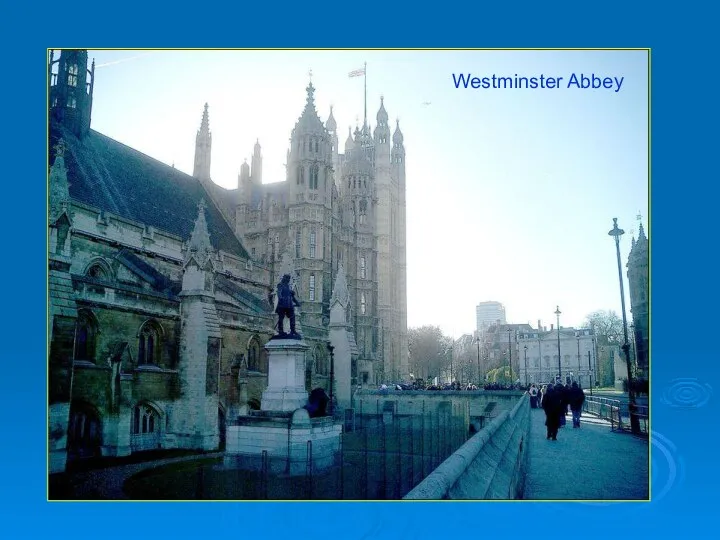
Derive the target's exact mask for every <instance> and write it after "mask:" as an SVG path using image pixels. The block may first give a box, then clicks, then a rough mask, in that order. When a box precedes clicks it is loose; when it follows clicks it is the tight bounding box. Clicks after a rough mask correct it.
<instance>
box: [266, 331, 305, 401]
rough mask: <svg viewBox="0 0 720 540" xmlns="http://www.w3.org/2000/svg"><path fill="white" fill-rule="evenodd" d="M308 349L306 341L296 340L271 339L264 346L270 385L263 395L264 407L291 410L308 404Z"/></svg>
mask: <svg viewBox="0 0 720 540" xmlns="http://www.w3.org/2000/svg"><path fill="white" fill-rule="evenodd" d="M308 348H309V347H308V346H307V345H306V344H305V342H304V341H302V340H296V339H272V340H270V341H269V342H268V343H267V345H265V350H266V351H267V352H268V387H267V388H266V389H265V391H264V392H263V394H262V399H261V402H260V408H261V410H263V411H280V412H292V411H294V410H296V409H299V408H301V407H304V406H305V405H306V404H307V401H308V392H307V390H305V352H306V351H307V350H308Z"/></svg>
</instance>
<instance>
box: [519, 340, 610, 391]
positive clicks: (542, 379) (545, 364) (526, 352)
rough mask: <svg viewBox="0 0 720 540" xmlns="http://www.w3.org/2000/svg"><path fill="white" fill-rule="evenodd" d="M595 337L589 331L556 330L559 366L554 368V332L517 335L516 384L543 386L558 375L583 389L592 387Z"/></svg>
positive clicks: (556, 349) (594, 368) (555, 343)
mask: <svg viewBox="0 0 720 540" xmlns="http://www.w3.org/2000/svg"><path fill="white" fill-rule="evenodd" d="M594 338H595V336H594V334H593V332H592V330H590V329H589V328H580V329H575V328H560V342H559V343H560V365H559V366H558V330H557V329H553V328H552V327H551V329H550V331H549V332H548V331H544V330H534V329H531V330H529V331H526V332H518V337H517V343H518V347H517V348H518V353H519V354H518V368H519V369H518V373H519V374H520V381H521V382H522V383H523V384H524V383H525V382H526V381H527V382H528V383H546V382H549V381H554V380H555V378H556V377H557V376H558V374H561V375H562V380H563V382H564V381H565V380H566V379H567V377H571V378H572V380H573V381H576V382H579V383H580V384H581V385H582V387H583V388H589V387H590V385H591V381H592V383H593V384H594V383H595V380H596V375H597V369H596V367H595V364H596V351H595V339H594Z"/></svg>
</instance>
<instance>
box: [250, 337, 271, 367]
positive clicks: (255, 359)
mask: <svg viewBox="0 0 720 540" xmlns="http://www.w3.org/2000/svg"><path fill="white" fill-rule="evenodd" d="M247 359H248V363H247V366H248V371H254V372H256V373H267V358H266V357H265V355H264V354H263V350H262V348H261V347H260V341H259V340H258V338H257V337H256V336H253V337H252V339H251V340H250V343H249V344H248V349H247Z"/></svg>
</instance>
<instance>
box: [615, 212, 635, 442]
mask: <svg viewBox="0 0 720 540" xmlns="http://www.w3.org/2000/svg"><path fill="white" fill-rule="evenodd" d="M623 234H625V231H623V230H622V229H620V228H619V227H618V224H617V218H613V228H612V229H611V230H610V231H609V232H608V235H609V236H614V237H615V251H616V253H617V264H618V278H619V279H620V306H621V308H622V320H623V337H624V338H625V342H624V343H623V345H622V349H623V353H624V354H625V364H626V366H627V372H628V409H629V414H630V429H631V430H632V432H633V433H636V434H637V433H640V419H639V418H638V417H637V415H636V414H635V411H636V408H637V405H636V404H635V392H634V390H633V377H632V365H631V362H630V344H629V343H628V328H627V317H626V316H625V287H624V285H623V276H622V263H621V260H620V237H621V236H622V235H623Z"/></svg>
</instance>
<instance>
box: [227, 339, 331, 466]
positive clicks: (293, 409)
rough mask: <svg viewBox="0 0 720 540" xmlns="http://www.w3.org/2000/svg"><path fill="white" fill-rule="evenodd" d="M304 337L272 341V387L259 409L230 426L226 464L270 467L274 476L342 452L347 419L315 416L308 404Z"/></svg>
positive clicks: (323, 461) (327, 462)
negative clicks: (342, 435)
mask: <svg viewBox="0 0 720 540" xmlns="http://www.w3.org/2000/svg"><path fill="white" fill-rule="evenodd" d="M308 348H309V347H308V346H307V345H306V344H305V342H304V341H302V340H298V339H278V338H275V339H271V340H270V341H269V342H268V343H267V345H265V350H267V352H268V387H267V388H266V389H265V391H264V392H263V395H262V400H261V402H260V409H261V410H259V411H250V413H249V414H247V415H241V416H239V417H238V418H237V420H236V421H235V422H234V424H233V425H232V426H229V427H228V429H227V438H226V442H227V446H226V447H225V459H224V463H225V467H226V468H230V469H233V468H239V469H246V470H263V469H265V470H267V471H268V472H270V473H272V474H287V475H290V476H297V475H305V474H307V472H308V467H309V466H310V467H311V468H312V470H313V471H320V470H324V469H327V468H329V467H332V466H333V465H334V464H335V463H336V461H337V453H338V451H339V450H340V436H341V434H342V423H341V422H335V421H334V420H333V418H332V417H330V416H324V417H320V418H310V416H309V414H308V412H307V410H305V409H304V408H303V407H304V406H305V405H306V404H307V402H308V392H307V390H305V352H306V351H307V350H308Z"/></svg>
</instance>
